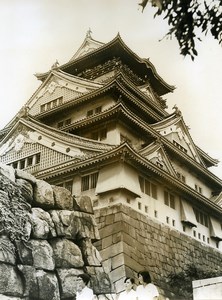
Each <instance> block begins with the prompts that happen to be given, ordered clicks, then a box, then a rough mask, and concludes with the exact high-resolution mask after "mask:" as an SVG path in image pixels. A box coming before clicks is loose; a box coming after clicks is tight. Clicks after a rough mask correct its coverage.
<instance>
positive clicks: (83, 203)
mask: <svg viewBox="0 0 222 300" xmlns="http://www.w3.org/2000/svg"><path fill="white" fill-rule="evenodd" d="M77 203H78V205H79V207H80V211H82V212H86V213H89V214H94V211H93V206H92V201H91V198H90V197H88V196H82V197H80V199H77Z"/></svg>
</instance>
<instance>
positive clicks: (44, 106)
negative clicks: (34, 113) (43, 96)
mask: <svg viewBox="0 0 222 300" xmlns="http://www.w3.org/2000/svg"><path fill="white" fill-rule="evenodd" d="M62 103H63V97H60V98H57V99H54V100H52V101H50V102H47V103H46V104H42V105H41V106H40V112H45V111H47V110H51V109H53V108H55V107H57V106H58V105H61V104H62Z"/></svg>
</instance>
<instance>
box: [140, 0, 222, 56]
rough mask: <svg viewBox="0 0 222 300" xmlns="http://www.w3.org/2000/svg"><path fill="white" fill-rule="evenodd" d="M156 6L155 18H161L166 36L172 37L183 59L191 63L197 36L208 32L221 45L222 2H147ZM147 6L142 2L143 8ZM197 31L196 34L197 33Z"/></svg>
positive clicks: (160, 0) (195, 51) (182, 0)
mask: <svg viewBox="0 0 222 300" xmlns="http://www.w3.org/2000/svg"><path fill="white" fill-rule="evenodd" d="M150 2H151V4H152V5H153V6H155V7H157V12H156V14H155V16H160V15H163V18H164V19H166V20H167V22H168V25H169V28H170V29H169V32H168V33H167V34H166V37H167V36H168V37H172V36H175V37H176V39H177V41H178V43H179V47H180V53H181V54H182V55H183V56H186V55H188V56H190V57H191V59H192V60H193V59H194V58H195V56H196V55H197V54H198V53H197V50H196V41H197V40H199V41H201V38H200V37H199V35H200V33H201V32H202V33H203V34H207V33H210V34H211V35H212V36H213V37H214V38H215V39H216V40H218V42H219V43H220V44H221V43H222V0H211V1H207V0H204V1H202V0H150ZM148 3H149V1H148V0H143V1H142V3H140V5H141V6H142V7H143V9H144V8H145V7H146V6H147V4H148ZM198 32H199V34H198Z"/></svg>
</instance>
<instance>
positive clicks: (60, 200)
mask: <svg viewBox="0 0 222 300" xmlns="http://www.w3.org/2000/svg"><path fill="white" fill-rule="evenodd" d="M52 189H53V193H54V200H55V208H56V209H67V210H73V197H72V194H71V192H70V191H68V190H67V189H65V188H63V187H60V186H55V185H53V186H52Z"/></svg>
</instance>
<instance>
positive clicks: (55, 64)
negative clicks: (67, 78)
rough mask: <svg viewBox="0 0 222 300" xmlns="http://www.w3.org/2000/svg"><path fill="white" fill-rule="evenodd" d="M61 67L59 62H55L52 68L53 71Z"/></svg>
mask: <svg viewBox="0 0 222 300" xmlns="http://www.w3.org/2000/svg"><path fill="white" fill-rule="evenodd" d="M58 67H59V62H58V60H56V61H55V63H54V64H53V65H52V66H51V69H57V68H58Z"/></svg>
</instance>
